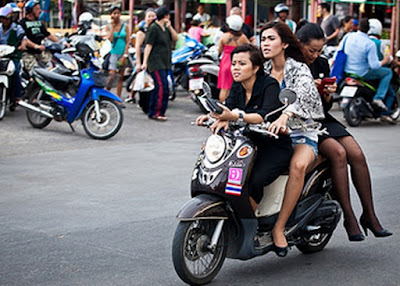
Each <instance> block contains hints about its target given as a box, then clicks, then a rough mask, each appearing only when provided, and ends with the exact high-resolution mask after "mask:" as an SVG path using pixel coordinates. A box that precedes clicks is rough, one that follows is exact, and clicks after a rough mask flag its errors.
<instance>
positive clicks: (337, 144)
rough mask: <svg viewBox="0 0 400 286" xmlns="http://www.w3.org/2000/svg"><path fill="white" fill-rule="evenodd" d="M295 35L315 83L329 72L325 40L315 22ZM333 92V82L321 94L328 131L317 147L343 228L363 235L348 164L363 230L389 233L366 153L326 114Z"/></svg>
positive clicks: (354, 237) (350, 236)
mask: <svg viewBox="0 0 400 286" xmlns="http://www.w3.org/2000/svg"><path fill="white" fill-rule="evenodd" d="M296 36H297V38H298V39H299V40H300V43H301V46H302V48H303V51H304V54H305V56H306V60H307V63H308V64H309V66H310V69H311V73H312V75H313V78H314V79H315V83H316V85H317V86H318V85H320V84H321V79H322V78H326V77H329V75H330V68H329V63H328V60H327V59H325V58H323V57H321V56H320V55H321V53H322V49H323V46H324V43H325V35H324V32H323V31H322V29H321V28H320V27H319V25H318V24H314V23H308V24H306V25H304V26H303V27H302V28H300V29H299V31H298V32H297V33H296ZM335 92H336V83H334V84H333V85H328V86H326V87H325V88H324V89H323V92H322V94H320V96H321V100H322V103H323V105H324V114H325V119H324V120H322V121H321V123H322V128H326V130H327V131H328V134H323V135H320V136H319V137H318V150H319V152H320V154H321V155H323V156H324V157H326V158H327V159H328V160H329V162H330V164H331V176H332V183H333V187H334V189H335V193H336V194H337V196H338V198H339V202H340V205H341V207H342V210H343V214H344V227H345V229H346V232H347V236H348V239H349V240H350V241H362V240H364V235H363V234H362V233H361V230H360V227H359V225H358V223H357V219H356V217H355V214H354V211H353V209H352V206H351V201H350V189H349V175H348V173H349V172H348V168H347V164H349V166H350V170H351V172H350V173H351V178H352V181H353V184H354V187H355V188H356V190H357V193H358V196H359V198H360V201H361V205H362V208H363V214H362V215H361V219H360V223H361V226H362V227H363V228H364V229H365V230H366V229H367V228H369V229H370V230H371V231H372V232H373V233H374V234H375V236H378V237H383V236H389V235H391V233H390V232H389V231H387V230H385V229H383V227H382V226H381V224H380V223H379V220H378V218H377V216H376V214H375V210H374V205H373V198H372V191H371V177H370V173H369V169H368V165H367V161H366V159H365V155H364V153H363V151H362V150H361V147H360V146H359V145H358V143H357V142H356V140H355V139H354V137H353V136H352V135H351V134H350V133H349V132H348V131H347V130H346V127H345V126H343V125H342V124H341V123H340V122H339V121H337V120H336V119H335V118H334V117H333V116H332V115H331V114H330V113H329V110H330V109H331V107H332V95H333V93H335Z"/></svg>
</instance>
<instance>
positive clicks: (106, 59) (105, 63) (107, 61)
mask: <svg viewBox="0 0 400 286" xmlns="http://www.w3.org/2000/svg"><path fill="white" fill-rule="evenodd" d="M110 57H111V53H108V54H107V55H106V56H105V57H104V61H103V64H102V65H101V67H102V69H103V70H105V71H107V70H108V66H109V65H110Z"/></svg>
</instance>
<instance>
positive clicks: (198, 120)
mask: <svg viewBox="0 0 400 286" xmlns="http://www.w3.org/2000/svg"><path fill="white" fill-rule="evenodd" d="M208 119H210V117H209V116H208V115H200V116H199V117H197V118H196V125H197V126H203V125H204V122H206V121H208Z"/></svg>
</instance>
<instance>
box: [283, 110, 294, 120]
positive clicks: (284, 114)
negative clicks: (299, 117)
mask: <svg viewBox="0 0 400 286" xmlns="http://www.w3.org/2000/svg"><path fill="white" fill-rule="evenodd" d="M282 115H286V116H287V117H288V119H289V118H291V117H292V116H290V115H289V114H288V113H286V112H284V113H282Z"/></svg>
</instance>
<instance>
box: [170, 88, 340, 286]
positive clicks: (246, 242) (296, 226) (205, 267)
mask: <svg viewBox="0 0 400 286" xmlns="http://www.w3.org/2000/svg"><path fill="white" fill-rule="evenodd" d="M294 98H295V97H292V96H291V95H288V94H287V93H286V92H283V94H281V99H282V100H283V101H284V102H285V104H284V106H283V107H281V108H279V109H278V110H275V111H274V112H271V113H270V114H267V116H266V120H267V118H268V116H270V115H272V114H274V113H275V112H278V111H279V110H282V109H283V108H285V107H286V106H287V105H288V104H289V103H291V102H293V101H294ZM204 101H205V100H202V103H203V104H204ZM204 108H205V109H208V108H207V105H206V104H204ZM266 120H265V121H266ZM208 124H210V123H208ZM254 133H258V134H263V135H266V136H273V137H275V136H277V135H275V134H273V133H270V132H269V131H268V123H265V122H264V123H262V124H243V123H230V127H229V130H228V131H227V132H224V133H223V134H219V135H211V136H210V137H208V139H207V140H206V142H205V145H203V147H202V151H201V152H200V154H199V157H198V159H197V161H196V164H195V167H194V170H193V173H192V181H191V196H192V199H191V200H189V201H188V202H187V203H186V204H185V205H184V206H183V207H182V208H181V209H180V211H179V213H178V215H177V218H178V220H179V223H178V226H177V228H176V231H175V235H174V238H173V243H172V258H173V263H174V267H175V270H176V272H177V274H178V276H179V277H180V278H181V279H182V280H183V281H184V282H186V283H188V284H191V285H203V284H206V283H209V282H210V281H211V280H212V279H213V278H214V277H215V276H216V275H217V274H218V272H219V270H220V269H221V267H222V264H223V262H224V260H225V258H226V257H228V258H232V259H240V260H248V259H251V258H254V257H257V256H260V255H264V254H266V253H268V252H270V251H273V249H274V244H273V239H272V237H271V230H272V228H273V227H274V224H275V222H276V220H277V217H278V214H279V211H280V208H281V206H282V200H283V196H284V189H285V185H286V181H287V179H288V175H285V174H283V175H281V176H280V177H279V178H278V179H276V181H274V182H273V183H272V184H270V185H269V186H267V187H266V188H264V196H263V198H262V200H261V202H260V204H259V205H258V208H257V210H256V211H255V212H254V211H253V209H252V206H251V204H250V200H249V194H248V189H247V187H248V179H249V177H250V176H249V174H250V172H251V168H252V164H253V162H254V158H255V156H256V153H257V148H256V147H255V145H254V144H253V142H252V141H251V140H250V139H249V135H251V134H254ZM330 174H331V172H330V167H329V164H328V163H327V162H326V161H325V162H322V163H320V164H318V165H316V166H315V167H314V168H313V170H312V171H311V172H310V173H308V174H307V176H306V178H305V184H304V189H303V192H302V195H301V197H300V199H299V201H298V203H297V205H296V207H295V209H294V211H293V213H292V215H291V217H290V219H289V221H288V222H287V224H286V230H285V235H286V238H287V240H288V244H289V246H296V247H297V248H298V249H299V250H300V251H301V252H303V253H314V252H318V251H321V250H322V249H324V247H325V246H326V245H327V243H328V242H329V240H330V238H331V236H332V234H333V231H334V230H335V228H336V226H337V223H338V221H339V219H340V217H341V208H340V206H339V203H338V202H337V201H336V200H335V199H333V194H332V193H333V187H332V180H331V175H330ZM256 237H258V238H259V239H258V240H255V238H256Z"/></svg>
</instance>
